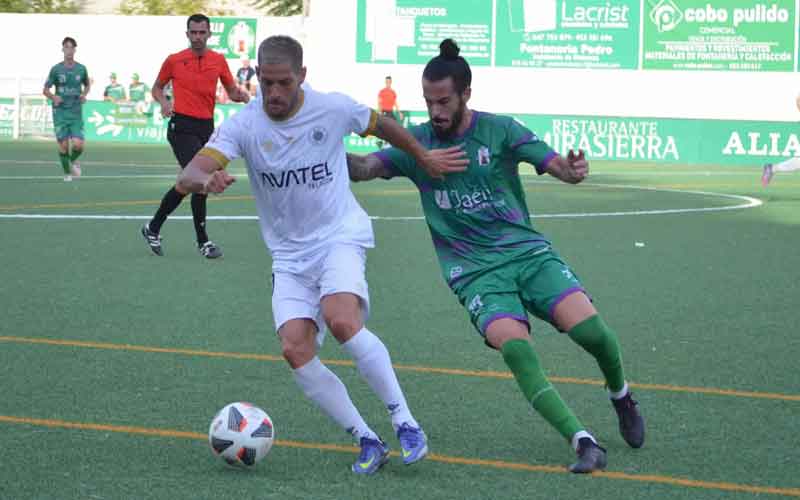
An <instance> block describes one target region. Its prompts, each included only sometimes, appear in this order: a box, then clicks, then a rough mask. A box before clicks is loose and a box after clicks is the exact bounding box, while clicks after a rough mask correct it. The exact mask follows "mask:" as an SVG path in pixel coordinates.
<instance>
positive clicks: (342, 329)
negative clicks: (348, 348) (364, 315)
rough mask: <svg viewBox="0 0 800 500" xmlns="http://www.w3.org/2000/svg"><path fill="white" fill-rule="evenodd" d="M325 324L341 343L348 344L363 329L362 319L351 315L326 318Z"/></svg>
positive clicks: (336, 315)
mask: <svg viewBox="0 0 800 500" xmlns="http://www.w3.org/2000/svg"><path fill="white" fill-rule="evenodd" d="M325 323H326V324H327V325H328V328H329V329H330V330H331V333H332V334H333V336H334V337H336V339H337V340H338V341H339V342H346V341H347V340H349V339H350V338H351V337H352V336H353V335H355V334H356V333H357V332H358V331H359V330H361V327H362V325H361V319H360V318H358V317H356V316H353V315H350V314H335V315H333V316H331V317H329V318H325Z"/></svg>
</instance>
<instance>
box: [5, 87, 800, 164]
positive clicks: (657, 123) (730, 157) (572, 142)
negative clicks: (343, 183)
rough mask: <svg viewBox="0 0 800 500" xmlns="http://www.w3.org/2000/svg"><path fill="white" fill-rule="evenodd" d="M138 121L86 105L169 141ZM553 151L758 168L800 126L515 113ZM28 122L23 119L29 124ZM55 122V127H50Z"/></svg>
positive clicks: (126, 136)
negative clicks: (578, 151) (120, 117)
mask: <svg viewBox="0 0 800 500" xmlns="http://www.w3.org/2000/svg"><path fill="white" fill-rule="evenodd" d="M241 107H242V105H240V104H220V105H217V107H216V110H215V112H214V121H215V124H216V125H217V126H219V125H220V124H221V123H222V122H224V121H225V120H226V119H228V118H230V117H231V116H233V114H235V113H236V112H237V111H238V110H239V109H241ZM44 114H46V115H49V114H50V108H49V106H47V105H45V106H39V105H37V106H34V107H31V109H30V110H28V111H25V108H23V113H22V116H23V119H24V118H25V116H26V115H29V116H28V118H30V119H33V118H34V117H35V120H34V121H35V122H36V123H33V122H32V123H30V124H27V125H26V124H25V123H23V124H22V127H21V129H23V130H24V129H26V128H29V129H36V130H39V129H41V131H42V134H28V136H30V135H38V136H42V137H52V124H51V122H50V120H48V119H46V118H47V117H46V116H43V115H44ZM403 114H404V120H403V123H402V124H403V126H405V127H408V126H411V125H415V124H419V123H422V122H425V121H427V120H428V116H427V113H426V112H421V111H412V112H404V113H403ZM144 116H145V118H146V121H145V124H144V125H142V124H141V123H139V122H138V121H130V122H127V123H125V122H121V121H120V120H119V119H118V117H117V107H116V105H115V104H112V103H109V102H104V101H89V102H87V103H86V104H84V106H83V121H84V133H85V138H86V140H87V141H90V142H94V141H101V142H112V141H114V142H128V143H139V144H141V143H145V144H148V143H149V144H165V143H166V142H167V139H166V136H167V122H168V120H167V119H165V118H163V117H161V114H160V113H159V112H158V109H157V107H156V108H155V109H154V110H153V112H152V113H149V112H148V113H146V114H145V115H144ZM511 116H513V117H514V118H515V119H516V120H518V121H519V122H520V123H522V124H524V125H525V126H526V127H528V128H529V129H531V130H532V131H533V132H534V133H536V135H537V136H539V137H540V138H541V139H542V140H543V141H545V142H546V143H547V144H549V145H550V146H551V147H552V148H553V149H555V150H556V151H559V152H561V153H566V152H567V151H569V150H570V149H574V150H577V149H582V150H584V151H585V152H586V155H587V157H588V158H589V159H591V160H610V161H619V162H657V163H667V164H676V165H677V164H680V165H743V166H745V165H746V166H757V165H762V164H763V163H766V162H774V161H780V160H782V159H786V158H791V157H800V125H798V124H797V123H794V122H766V121H744V120H697V119H683V118H626V117H597V116H594V117H591V116H554V115H529V114H512V115H511ZM13 119H14V103H13V100H12V99H10V98H0V137H10V136H11V131H12V130H13ZM24 121H25V120H23V122H24ZM48 126H49V130H47V128H48ZM345 146H346V148H347V150H348V151H349V152H352V153H360V154H367V153H370V152H373V151H375V150H377V148H378V145H377V143H376V139H375V137H360V136H358V135H355V134H353V135H351V136H349V137H346V138H345Z"/></svg>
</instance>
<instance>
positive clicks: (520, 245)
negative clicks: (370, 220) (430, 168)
mask: <svg viewBox="0 0 800 500" xmlns="http://www.w3.org/2000/svg"><path fill="white" fill-rule="evenodd" d="M410 131H411V133H412V134H413V135H414V136H415V137H416V138H417V140H419V142H420V143H422V145H423V146H425V147H426V148H428V149H438V148H446V147H450V146H454V145H459V144H460V145H463V148H464V151H465V152H466V154H467V157H468V158H469V160H470V163H469V166H468V167H467V170H466V171H464V172H459V173H455V174H449V175H447V176H445V178H444V179H441V180H440V179H433V178H432V177H430V176H428V175H427V174H426V173H425V171H424V170H423V169H422V168H420V167H418V166H417V164H416V161H415V160H414V159H413V158H412V157H411V156H409V155H408V154H406V153H405V152H403V151H401V150H399V149H396V148H390V149H385V150H381V151H379V152H376V153H373V154H375V155H377V156H378V157H379V158H380V159H381V160H382V161H383V163H384V165H385V166H386V167H387V168H388V169H389V170H391V172H392V173H393V176H404V177H408V178H409V179H410V180H411V181H412V182H413V183H414V184H415V185H416V186H417V189H419V192H420V199H421V202H422V209H423V211H424V213H425V220H426V221H427V223H428V228H429V229H430V232H431V236H432V238H433V244H434V247H435V248H436V254H437V256H438V257H439V265H440V266H441V268H442V273H443V275H444V278H445V280H446V281H447V283H448V285H450V287H451V288H452V289H453V290H454V291H456V292H457V291H458V290H459V289H461V288H462V287H463V286H465V285H467V284H468V283H469V282H471V281H472V280H473V279H474V278H476V277H477V276H480V275H481V274H483V273H485V272H487V271H491V270H492V269H494V268H497V267H498V266H501V265H503V264H505V263H507V262H510V261H513V260H515V259H518V258H520V257H524V256H526V255H528V254H530V253H531V252H535V251H537V250H539V249H541V248H542V247H545V246H549V245H550V242H549V241H548V240H547V239H546V238H545V237H544V236H542V234H540V233H539V232H538V231H536V230H535V229H534V228H533V225H532V224H531V220H530V213H529V211H528V205H527V203H526V201H525V193H524V190H523V187H522V182H521V180H520V177H519V163H520V162H526V163H530V164H532V165H533V166H534V167H535V168H536V172H537V173H538V174H540V175H541V174H543V173H544V172H545V169H546V167H547V164H548V162H549V161H550V160H551V159H552V158H553V157H555V156H556V155H557V153H556V152H555V151H553V150H552V149H551V148H550V146H548V145H547V144H546V143H544V142H543V141H541V140H540V139H539V138H538V137H537V136H536V134H534V133H533V132H531V131H530V130H528V129H527V128H525V126H523V125H521V124H520V123H519V122H517V121H515V120H514V119H513V118H511V117H507V116H498V115H493V114H490V113H482V112H478V111H473V112H472V122H471V124H470V126H469V128H468V129H467V131H466V132H465V133H464V135H463V136H460V137H454V138H453V139H451V140H447V141H442V140H439V139H438V138H437V137H436V135H435V134H434V132H433V129H432V127H431V124H430V122H426V123H424V124H422V125H419V126H416V127H413V128H411V129H410Z"/></svg>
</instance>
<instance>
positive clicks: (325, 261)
mask: <svg viewBox="0 0 800 500" xmlns="http://www.w3.org/2000/svg"><path fill="white" fill-rule="evenodd" d="M366 263H367V252H366V249H364V248H363V247H361V246H358V245H349V244H342V243H337V244H334V245H331V246H330V247H329V248H328V249H327V252H320V254H318V255H316V256H314V258H313V259H309V260H306V261H304V262H302V268H301V270H300V272H297V273H288V272H284V271H276V272H274V273H273V275H272V316H273V317H274V318H275V331H278V330H279V329H280V327H281V326H283V324H284V323H286V322H287V321H289V320H291V319H301V318H308V319H311V320H313V321H314V323H316V325H317V330H318V331H319V335H318V336H317V342H318V344H319V345H322V339H323V337H324V335H325V321H324V320H323V318H322V307H321V301H322V297H325V296H326V295H331V294H334V293H342V292H348V293H352V294H354V295H357V296H358V297H359V298H361V311H362V313H363V318H362V319H363V321H364V322H365V323H366V321H367V317H368V316H369V289H368V288H367V279H366V276H365V272H366Z"/></svg>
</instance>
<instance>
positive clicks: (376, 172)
mask: <svg viewBox="0 0 800 500" xmlns="http://www.w3.org/2000/svg"><path fill="white" fill-rule="evenodd" d="M347 170H348V171H349V173H350V180H351V181H353V182H359V181H368V180H372V179H376V178H378V177H391V176H392V173H391V172H390V171H389V169H388V168H386V167H385V166H384V164H383V162H382V161H381V160H380V159H379V158H378V157H376V156H374V155H369V156H361V155H354V154H351V153H347Z"/></svg>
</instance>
